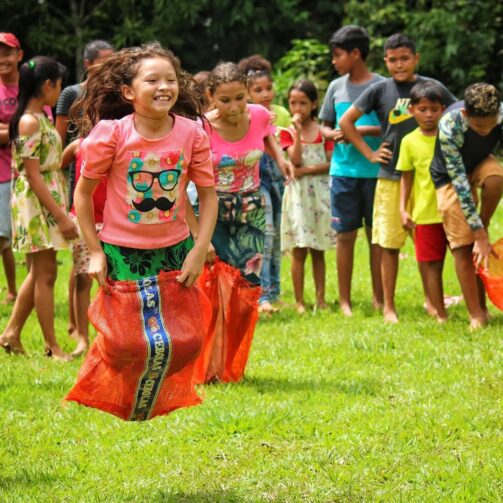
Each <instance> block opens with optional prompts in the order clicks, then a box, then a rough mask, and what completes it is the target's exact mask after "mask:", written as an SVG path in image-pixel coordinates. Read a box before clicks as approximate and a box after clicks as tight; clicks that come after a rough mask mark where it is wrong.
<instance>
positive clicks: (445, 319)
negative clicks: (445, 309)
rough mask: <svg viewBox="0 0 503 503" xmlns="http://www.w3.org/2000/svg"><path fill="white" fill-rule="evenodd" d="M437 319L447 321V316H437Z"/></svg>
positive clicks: (442, 321) (441, 321) (440, 321)
mask: <svg viewBox="0 0 503 503" xmlns="http://www.w3.org/2000/svg"><path fill="white" fill-rule="evenodd" d="M437 321H438V322H439V323H445V322H446V321H447V316H437Z"/></svg>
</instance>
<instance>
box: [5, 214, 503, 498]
mask: <svg viewBox="0 0 503 503" xmlns="http://www.w3.org/2000/svg"><path fill="white" fill-rule="evenodd" d="M499 236H503V207H501V206H500V208H499V211H498V213H497V215H496V216H495V218H494V224H493V229H492V237H493V238H496V237H499ZM404 251H405V253H406V254H407V255H408V256H407V257H406V258H405V259H404V260H402V261H401V263H400V274H399V281H398V286H397V304H398V310H399V315H400V320H401V321H400V324H399V325H398V326H389V325H385V324H383V322H382V320H381V316H380V315H379V314H376V313H374V312H373V311H372V309H371V305H370V293H369V278H368V270H367V265H366V264H367V249H366V244H365V242H364V240H363V239H362V238H360V239H359V240H358V245H357V259H356V264H355V278H354V304H355V306H354V316H353V317H352V318H351V319H348V318H344V317H343V316H342V315H341V314H340V312H339V311H338V309H337V305H336V304H335V300H336V290H337V287H336V273H335V254H334V252H330V253H328V254H327V264H328V274H327V285H328V295H327V299H328V300H329V301H330V303H331V305H332V306H333V307H332V309H330V310H328V311H324V312H316V313H309V314H307V315H305V316H303V317H299V316H298V315H297V314H296V313H295V312H294V310H293V308H291V307H289V308H288V307H287V308H285V309H284V310H283V311H282V312H281V313H279V314H278V315H275V316H272V317H270V318H265V319H262V320H261V321H260V323H259V325H258V327H257V331H256V335H255V339H254V342H253V346H252V351H251V356H250V360H249V364H248V367H247V372H246V377H245V379H244V380H243V381H242V382H241V383H239V384H233V385H211V386H205V387H204V388H203V390H202V392H203V393H204V394H205V396H206V399H205V401H204V403H203V405H201V406H198V407H194V408H191V409H184V410H179V411H176V412H175V413H173V414H171V415H169V416H165V417H160V418H156V419H154V420H152V421H149V422H145V423H127V422H123V421H121V420H119V419H116V418H115V417H113V416H110V415H108V414H105V413H102V412H99V411H97V410H93V409H89V408H86V407H81V406H78V405H76V404H69V405H64V404H62V399H63V397H64V396H65V394H66V392H67V391H68V390H69V389H70V387H71V386H72V383H73V382H74V380H75V376H76V374H77V371H78V368H79V365H80V363H81V360H77V361H74V362H72V363H69V364H64V363H56V362H53V361H52V360H50V359H47V358H45V357H44V356H43V355H42V350H43V341H42V336H41V333H40V329H39V327H38V323H37V321H36V317H35V315H32V317H31V318H30V320H29V323H28V325H27V326H26V328H25V331H24V333H23V342H24V345H25V347H26V349H27V350H28V352H29V356H27V357H12V356H8V355H6V354H5V353H4V352H1V353H0V424H1V428H0V434H1V438H0V501H2V502H4V501H5V502H25V501H26V502H31V501H33V502H35V501H37V502H38V501H41V502H46V501H48V502H59V501H64V502H73V501H76V502H94V501H96V502H98V501H99V502H161V501H166V502H268V501H278V502H303V501H306V502H339V501H340V502H360V501H362V502H364V501H365V502H367V501H390V502H397V501H398V502H400V501H403V502H425V501H426V502H428V501H431V502H437V501H453V502H463V501H469V502H472V501H487V502H494V501H501V500H502V499H503V468H502V466H503V443H502V426H503V421H502V419H503V410H502V403H503V402H502V398H503V386H502V381H503V358H502V355H503V352H502V333H503V331H502V328H503V313H500V312H497V311H496V310H495V309H494V308H491V312H492V313H493V315H494V317H493V319H492V321H491V323H490V325H489V326H488V327H487V328H485V329H483V330H480V331H478V332H476V333H472V332H470V331H469V330H468V321H467V315H466V311H465V307H464V305H463V304H461V305H459V306H454V307H452V308H450V309H449V312H450V321H449V322H448V323H447V324H445V325H439V324H437V323H436V322H435V321H433V320H430V319H428V318H427V316H426V315H425V313H424V311H423V308H422V304H423V297H422V289H421V286H420V280H419V276H418V272H417V268H416V263H415V259H414V252H413V247H412V243H410V242H409V243H408V244H407V246H406V248H405V250H404ZM18 260H19V262H20V264H21V262H22V257H21V256H19V257H18ZM59 260H60V261H61V263H62V265H61V267H60V272H59V278H58V284H57V291H56V295H57V321H56V324H57V333H58V338H59V341H60V342H61V344H62V345H63V346H64V348H65V349H66V350H68V351H71V350H72V349H73V347H74V343H73V342H72V341H71V340H70V339H69V338H68V337H67V335H66V326H67V322H66V319H67V307H66V283H67V278H68V272H69V268H70V261H71V258H70V254H69V253H68V252H66V253H61V254H60V256H59ZM18 272H19V280H21V278H22V276H23V274H24V267H23V266H21V265H20V266H19V268H18ZM2 278H3V275H2ZM445 284H446V292H447V293H449V294H451V295H457V294H459V287H458V284H457V281H456V279H455V275H454V272H453V264H452V258H451V257H449V258H448V260H447V264H446V274H445ZM2 286H5V281H4V280H3V279H2ZM306 289H307V292H308V298H309V299H310V301H311V302H312V301H313V298H314V296H313V293H312V290H313V287H312V281H311V279H310V274H309V279H308V281H307V285H306ZM283 293H284V300H285V301H286V302H287V304H289V305H291V304H292V302H293V299H292V287H291V282H290V278H289V260H288V257H285V259H284V263H283ZM4 294H5V291H3V292H2V294H1V295H4ZM0 309H1V314H2V321H1V327H2V328H3V327H4V326H5V323H6V321H7V317H8V315H9V312H10V308H9V307H6V306H1V307H0Z"/></svg>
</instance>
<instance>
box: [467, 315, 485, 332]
mask: <svg viewBox="0 0 503 503" xmlns="http://www.w3.org/2000/svg"><path fill="white" fill-rule="evenodd" d="M486 323H487V322H486V319H485V317H484V318H471V320H470V330H471V331H474V330H480V329H481V328H483V327H484V325H485V324H486Z"/></svg>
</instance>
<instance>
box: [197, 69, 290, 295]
mask: <svg viewBox="0 0 503 503" xmlns="http://www.w3.org/2000/svg"><path fill="white" fill-rule="evenodd" d="M208 92H209V94H210V97H211V99H212V101H213V103H214V105H215V107H216V109H215V110H213V111H212V112H210V113H209V114H208V119H209V122H210V127H208V128H207V132H208V135H209V137H210V144H211V151H212V155H213V169H214V173H215V181H216V187H217V193H218V199H219V206H218V219H217V225H216V228H215V232H214V234H213V239H212V243H213V245H214V246H215V249H216V252H217V255H218V256H219V257H220V258H221V259H222V260H223V261H224V262H227V263H228V264H230V265H232V266H234V267H236V268H238V269H240V271H241V273H242V274H243V276H244V277H245V278H246V279H247V280H248V281H249V282H250V283H251V284H253V285H260V271H261V267H262V254H263V251H264V236H265V234H264V233H265V208H264V201H263V197H262V195H261V193H260V178H259V161H260V158H261V157H262V155H263V153H264V151H265V150H266V149H268V150H270V153H271V155H272V156H273V157H274V159H275V160H276V162H277V163H278V166H279V168H280V170H281V172H282V173H283V175H284V176H285V178H287V179H289V178H290V177H291V176H292V167H291V165H290V163H289V162H287V161H285V159H284V158H283V156H282V154H281V149H280V148H279V145H278V143H277V141H276V139H275V137H274V135H273V134H272V132H271V125H270V114H269V112H268V111H267V109H266V108H264V107H262V106H261V105H250V104H248V103H247V99H248V93H247V79H246V76H245V75H244V74H243V73H242V72H241V70H239V68H238V67H237V65H235V64H234V63H222V64H220V65H218V66H217V67H216V68H215V69H214V70H213V71H212V72H211V74H210V77H209V79H208Z"/></svg>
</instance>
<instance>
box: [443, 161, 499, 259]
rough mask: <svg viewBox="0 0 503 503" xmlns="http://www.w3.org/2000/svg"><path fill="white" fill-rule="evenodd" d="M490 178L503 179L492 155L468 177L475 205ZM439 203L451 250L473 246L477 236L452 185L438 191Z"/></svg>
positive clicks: (497, 162)
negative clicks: (481, 188)
mask: <svg viewBox="0 0 503 503" xmlns="http://www.w3.org/2000/svg"><path fill="white" fill-rule="evenodd" d="M490 176H500V177H503V167H502V166H501V164H500V163H499V161H498V160H497V159H496V158H495V157H493V156H492V155H490V156H489V157H487V159H485V160H484V161H482V162H481V163H480V164H479V165H478V166H477V167H476V168H475V170H474V171H473V172H472V173H471V174H470V175H469V176H468V181H469V182H470V185H471V187H472V193H473V196H474V199H475V204H477V202H478V197H477V192H476V189H477V188H480V187H482V186H483V185H484V181H485V179H486V178H488V177H490ZM437 202H438V210H439V211H440V214H441V215H442V222H443V225H444V230H445V234H446V236H447V240H448V241H449V246H450V247H451V249H452V250H455V249H456V248H461V247H462V246H468V245H471V244H473V243H474V242H475V236H474V235H473V231H472V229H471V227H470V226H469V225H468V223H467V221H466V218H465V215H464V213H463V210H462V209H461V203H460V202H459V197H458V194H457V192H456V191H455V189H454V187H453V185H452V183H448V184H447V185H443V186H442V187H440V188H438V189H437Z"/></svg>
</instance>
